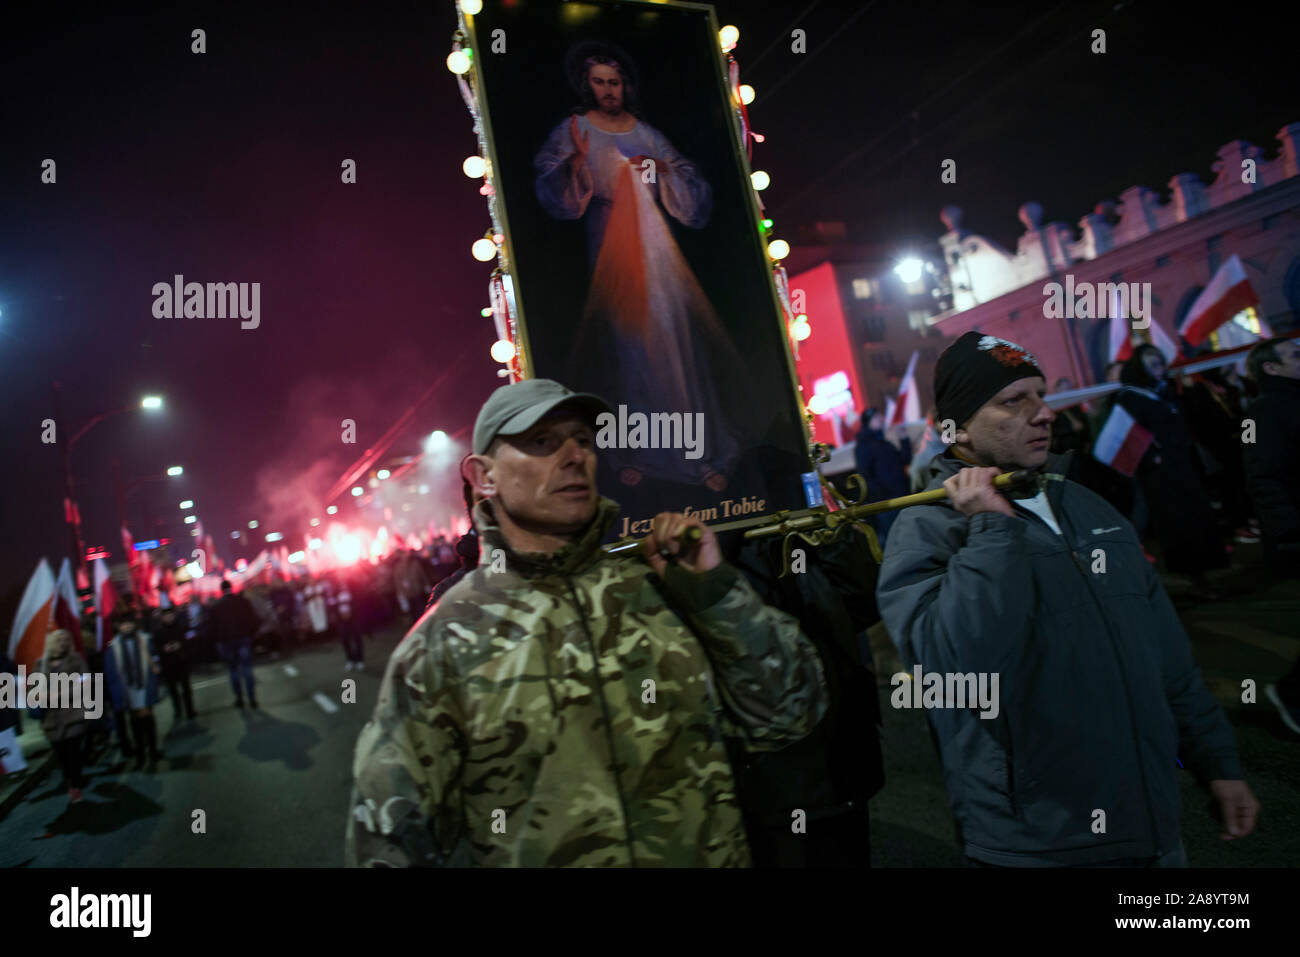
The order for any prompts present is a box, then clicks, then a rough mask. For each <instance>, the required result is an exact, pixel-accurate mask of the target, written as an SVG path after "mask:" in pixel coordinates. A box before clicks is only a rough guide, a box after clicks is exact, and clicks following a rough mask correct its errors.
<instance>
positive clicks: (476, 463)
mask: <svg viewBox="0 0 1300 957" xmlns="http://www.w3.org/2000/svg"><path fill="white" fill-rule="evenodd" d="M460 474H461V477H462V478H464V479H465V481H467V482H469V484H470V487H471V488H473V489H474V491H475V492H477V493H478V494H479V495H481V496H482V497H483V498H493V497H495V496H496V494H497V491H496V482H495V481H494V480H493V478H492V459H490V458H489V457H488V456H486V455H471V456H469V457H468V458H466V459H465V464H464V465H463V466H461V472H460Z"/></svg>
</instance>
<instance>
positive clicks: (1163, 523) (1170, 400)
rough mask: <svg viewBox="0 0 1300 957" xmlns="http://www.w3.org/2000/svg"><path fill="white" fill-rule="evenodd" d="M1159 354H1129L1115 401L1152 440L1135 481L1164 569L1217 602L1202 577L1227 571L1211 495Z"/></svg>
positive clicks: (1144, 350) (1141, 350)
mask: <svg viewBox="0 0 1300 957" xmlns="http://www.w3.org/2000/svg"><path fill="white" fill-rule="evenodd" d="M1167 368H1168V367H1167V364H1166V362H1165V357H1164V353H1162V352H1161V351H1160V350H1159V349H1157V348H1156V347H1155V346H1153V345H1142V346H1139V347H1138V348H1137V349H1136V350H1134V352H1133V355H1132V357H1130V358H1129V360H1128V361H1127V362H1126V363H1124V369H1123V371H1122V372H1121V373H1120V382H1121V383H1123V385H1124V388H1123V389H1121V390H1120V392H1119V396H1118V398H1117V399H1116V401H1117V402H1118V403H1119V404H1120V405H1121V406H1122V407H1123V408H1124V410H1125V411H1126V412H1128V414H1129V415H1131V416H1133V418H1134V419H1135V420H1136V421H1137V423H1138V424H1139V425H1141V426H1142V427H1143V428H1145V429H1146V430H1147V431H1148V432H1150V433H1151V435H1152V436H1153V441H1152V443H1151V447H1150V448H1148V449H1147V453H1146V455H1144V456H1143V457H1142V462H1141V464H1140V465H1139V466H1138V471H1137V481H1138V484H1139V485H1140V486H1141V488H1142V492H1143V495H1144V496H1145V498H1146V502H1147V507H1148V508H1149V509H1150V512H1151V519H1152V523H1153V525H1154V526H1155V532H1156V537H1157V538H1159V540H1160V544H1161V547H1162V549H1163V551H1164V559H1165V565H1166V567H1167V568H1168V569H1169V570H1170V571H1171V572H1175V573H1181V574H1186V575H1188V576H1189V577H1190V578H1191V579H1192V582H1193V584H1194V585H1195V586H1196V588H1197V591H1198V592H1199V593H1200V594H1202V595H1204V596H1205V597H1217V596H1216V595H1215V594H1214V592H1213V591H1212V590H1210V589H1209V588H1208V586H1207V584H1206V580H1205V573H1206V572H1207V571H1209V570H1210V569H1214V568H1226V567H1227V564H1228V556H1227V553H1226V552H1225V551H1224V548H1223V540H1222V538H1220V536H1219V530H1218V523H1217V522H1216V520H1215V515H1214V510H1213V509H1212V508H1211V507H1210V496H1209V493H1208V492H1207V491H1206V490H1205V486H1204V485H1203V484H1202V482H1201V476H1200V473H1199V472H1198V471H1197V468H1196V462H1195V458H1194V456H1195V453H1194V451H1193V447H1192V439H1191V436H1190V434H1189V433H1188V430H1187V424H1186V419H1185V417H1184V414H1183V409H1182V403H1181V402H1180V401H1179V400H1178V397H1177V396H1176V395H1174V393H1173V384H1172V383H1171V382H1170V381H1169V380H1168V379H1166V378H1165V370H1166V369H1167Z"/></svg>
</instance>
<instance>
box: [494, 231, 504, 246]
mask: <svg viewBox="0 0 1300 957" xmlns="http://www.w3.org/2000/svg"><path fill="white" fill-rule="evenodd" d="M505 241H506V237H505V236H503V235H502V234H501V233H493V234H492V242H494V243H496V244H497V245H498V246H500V245H501V244H502V243H503V242H505Z"/></svg>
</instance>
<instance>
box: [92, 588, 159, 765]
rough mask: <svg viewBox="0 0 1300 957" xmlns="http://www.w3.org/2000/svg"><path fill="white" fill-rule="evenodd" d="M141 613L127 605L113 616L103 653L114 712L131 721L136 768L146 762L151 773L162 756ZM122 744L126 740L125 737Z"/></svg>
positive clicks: (152, 667) (151, 658)
mask: <svg viewBox="0 0 1300 957" xmlns="http://www.w3.org/2000/svg"><path fill="white" fill-rule="evenodd" d="M140 617H141V616H140V612H139V611H138V610H137V608H136V607H135V606H133V605H128V606H126V607H124V608H122V609H121V610H119V611H118V612H117V614H115V615H114V616H113V630H114V631H115V632H116V633H115V634H114V635H113V640H112V642H110V643H109V646H108V650H107V651H106V652H105V653H104V683H105V684H106V685H107V686H108V692H109V696H110V697H111V698H112V701H113V711H114V712H115V713H122V714H124V715H125V716H126V717H127V718H128V719H129V720H130V722H131V737H132V738H133V739H134V740H135V769H136V770H137V771H139V770H140V769H141V768H143V767H144V766H145V761H146V760H148V762H149V770H150V771H151V772H152V771H153V770H155V769H156V768H157V766H158V760H159V758H160V757H162V755H161V753H160V752H159V750H158V725H157V722H156V721H155V720H154V714H153V707H154V705H156V704H157V703H158V673H159V671H160V670H161V669H160V667H159V665H158V662H157V660H156V658H155V654H154V647H153V636H152V635H150V634H149V633H148V632H146V631H143V630H142V629H141V628H140V627H139V623H140ZM124 744H125V739H124Z"/></svg>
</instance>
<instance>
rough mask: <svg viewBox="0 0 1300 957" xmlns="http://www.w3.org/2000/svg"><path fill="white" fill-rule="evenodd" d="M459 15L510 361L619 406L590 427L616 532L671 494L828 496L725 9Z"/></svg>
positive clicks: (721, 506) (717, 500) (634, 528)
mask: <svg viewBox="0 0 1300 957" xmlns="http://www.w3.org/2000/svg"><path fill="white" fill-rule="evenodd" d="M461 24H462V28H461V35H462V37H463V41H462V42H463V46H464V48H466V49H467V50H468V52H469V54H470V57H469V60H470V63H471V64H472V66H471V68H470V70H469V72H468V74H467V75H466V78H465V79H466V81H467V82H466V84H465V85H464V86H463V87H462V93H463V94H464V95H465V98H466V103H467V105H468V106H469V107H470V109H471V111H473V112H474V113H475V119H476V121H477V122H476V126H477V128H478V132H479V134H480V143H481V147H482V149H483V150H484V155H485V158H486V160H487V164H486V170H487V180H488V182H487V184H485V188H484V190H483V192H484V193H485V195H488V196H489V203H490V205H491V210H492V213H493V231H494V233H495V236H494V241H495V242H496V244H497V247H498V249H499V251H500V264H501V274H500V275H498V277H497V278H496V279H494V284H493V289H500V290H501V292H500V294H495V295H494V309H495V311H496V312H497V319H498V328H499V329H500V330H502V331H503V334H505V333H508V334H509V335H510V336H511V337H512V338H513V342H514V345H515V348H516V350H517V354H516V355H515V356H514V357H513V358H511V359H510V361H511V362H512V363H517V364H515V365H512V367H511V368H512V369H513V370H514V371H515V373H516V374H517V375H523V376H525V377H539V378H549V379H555V380H558V381H559V382H561V383H563V384H564V385H566V386H568V387H569V388H571V389H574V390H575V391H581V392H594V393H596V394H597V395H600V396H601V397H603V398H604V399H605V400H606V401H607V402H608V403H609V405H610V407H611V408H612V409H613V410H614V412H613V415H611V416H609V417H608V418H606V419H605V420H603V421H602V422H601V423H598V425H599V432H598V434H597V436H596V443H597V446H598V460H599V468H600V472H599V482H600V489H601V492H602V493H603V494H604V495H607V496H609V497H611V498H613V499H615V500H617V501H618V502H619V503H620V504H621V506H622V514H621V517H620V520H619V522H618V523H616V525H615V528H614V530H613V533H614V535H615V537H623V536H627V535H644V534H646V533H647V532H649V530H650V519H651V518H652V517H653V516H654V515H655V514H656V513H658V512H660V511H664V510H672V511H683V512H686V513H688V514H692V515H696V516H698V517H700V518H702V519H703V520H704V521H706V522H713V521H717V522H724V521H731V520H736V519H742V518H751V517H752V518H760V517H763V516H765V515H770V514H772V513H774V512H776V511H778V510H782V509H802V508H807V507H810V504H814V505H820V504H821V497H820V493H819V492H818V493H817V494H816V495H815V500H814V501H812V502H811V503H810V500H809V497H808V496H809V492H808V488H809V485H808V483H806V482H805V480H804V476H806V475H808V474H809V473H813V472H814V466H813V465H812V463H811V455H810V449H809V444H808V443H809V439H808V430H807V425H806V423H805V420H804V416H803V409H802V403H801V401H800V397H799V394H798V386H797V380H796V378H795V375H794V366H793V361H792V357H791V354H790V347H789V342H788V332H787V322H786V317H785V314H784V310H783V308H782V304H781V301H780V298H779V294H778V291H777V288H776V286H775V284H774V280H773V262H772V260H771V258H769V255H768V252H767V245H768V237H767V236H766V235H765V227H764V225H763V214H762V212H761V210H760V208H759V203H758V199H757V194H756V193H755V190H754V186H753V184H752V182H751V178H750V174H751V170H750V168H749V162H748V159H747V157H746V152H745V148H744V143H743V142H742V139H741V137H742V130H741V123H740V120H739V119H738V110H737V106H738V101H737V100H736V99H735V98H734V97H733V93H732V89H731V85H730V80H729V68H728V63H727V60H726V58H725V56H724V54H723V52H722V49H721V47H720V44H719V38H718V24H717V21H716V19H715V18H714V14H713V9H712V7H709V6H704V5H699V4H689V3H649V2H647V3H640V2H621V3H606V2H599V0H580V2H570V3H560V2H550V3H542V2H531V3H509V2H505V0H484V2H483V4H482V9H481V10H480V12H478V13H477V14H475V15H473V16H470V15H466V14H464V13H463V12H462V14H461ZM501 275H504V276H505V277H508V283H506V282H503V281H502V279H501ZM498 300H500V308H497V301H498ZM502 361H505V360H502ZM812 488H813V491H814V492H816V486H815V482H814V483H813V484H812Z"/></svg>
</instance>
